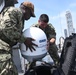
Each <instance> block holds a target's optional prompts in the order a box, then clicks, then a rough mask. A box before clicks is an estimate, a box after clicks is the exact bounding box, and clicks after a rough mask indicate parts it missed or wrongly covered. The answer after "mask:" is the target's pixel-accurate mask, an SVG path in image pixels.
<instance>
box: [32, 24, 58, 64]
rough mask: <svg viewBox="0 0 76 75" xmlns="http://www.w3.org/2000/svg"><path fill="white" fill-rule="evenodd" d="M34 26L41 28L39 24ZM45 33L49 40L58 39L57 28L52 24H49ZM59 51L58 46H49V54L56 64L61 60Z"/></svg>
mask: <svg viewBox="0 0 76 75" xmlns="http://www.w3.org/2000/svg"><path fill="white" fill-rule="evenodd" d="M32 26H34V27H38V28H40V27H39V24H38V23H37V24H33V25H32ZM43 31H44V32H45V34H46V36H47V39H48V40H49V39H51V38H55V39H56V32H55V28H54V27H53V25H52V24H51V23H48V25H47V27H46V28H45V29H44V30H43ZM57 51H58V48H57V46H56V44H51V45H50V46H49V50H48V52H49V54H50V56H51V57H52V59H53V60H54V62H55V63H56V62H58V60H59V55H58V53H57Z"/></svg>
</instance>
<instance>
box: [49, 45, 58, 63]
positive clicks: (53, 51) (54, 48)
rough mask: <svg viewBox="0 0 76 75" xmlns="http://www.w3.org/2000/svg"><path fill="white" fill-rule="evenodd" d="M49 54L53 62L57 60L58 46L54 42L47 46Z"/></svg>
mask: <svg viewBox="0 0 76 75" xmlns="http://www.w3.org/2000/svg"><path fill="white" fill-rule="evenodd" d="M48 52H49V55H50V56H51V57H52V59H53V61H54V63H57V62H58V61H59V55H58V48H57V46H56V45H55V44H53V45H50V46H49V50H48Z"/></svg>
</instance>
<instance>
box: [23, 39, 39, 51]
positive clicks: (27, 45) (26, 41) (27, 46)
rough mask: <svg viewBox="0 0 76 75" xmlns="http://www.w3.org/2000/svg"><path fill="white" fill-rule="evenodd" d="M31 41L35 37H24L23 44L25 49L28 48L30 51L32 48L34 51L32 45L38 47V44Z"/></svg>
mask: <svg viewBox="0 0 76 75" xmlns="http://www.w3.org/2000/svg"><path fill="white" fill-rule="evenodd" d="M32 41H35V39H33V38H26V40H25V42H24V44H25V45H26V50H28V48H29V49H30V51H31V52H32V51H33V50H34V51H35V48H34V46H36V47H38V45H36V44H35V43H33V42H32Z"/></svg>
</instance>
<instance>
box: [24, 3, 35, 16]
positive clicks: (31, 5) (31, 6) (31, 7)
mask: <svg viewBox="0 0 76 75" xmlns="http://www.w3.org/2000/svg"><path fill="white" fill-rule="evenodd" d="M23 5H24V6H26V7H28V8H30V10H31V13H32V15H31V16H32V17H35V14H34V5H33V4H32V3H31V2H23Z"/></svg>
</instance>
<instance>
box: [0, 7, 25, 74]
mask: <svg viewBox="0 0 76 75" xmlns="http://www.w3.org/2000/svg"><path fill="white" fill-rule="evenodd" d="M22 29H23V21H22V12H21V10H20V9H17V8H15V7H12V6H11V7H7V8H5V9H4V10H3V12H2V13H1V15H0V75H18V73H17V69H16V67H15V65H14V63H13V60H12V46H13V45H15V44H16V43H17V42H24V41H25V38H24V37H23V36H22Z"/></svg>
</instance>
